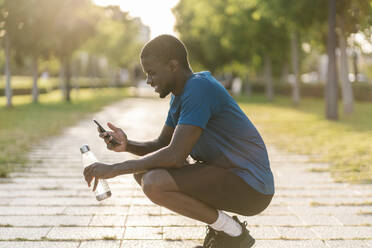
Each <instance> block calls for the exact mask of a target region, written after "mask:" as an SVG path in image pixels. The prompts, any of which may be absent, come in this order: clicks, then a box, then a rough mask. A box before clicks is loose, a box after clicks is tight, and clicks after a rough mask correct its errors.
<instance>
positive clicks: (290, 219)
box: [239, 215, 304, 226]
mask: <svg viewBox="0 0 372 248" xmlns="http://www.w3.org/2000/svg"><path fill="white" fill-rule="evenodd" d="M239 219H240V221H247V224H248V225H249V226H253V225H259V226H303V225H304V224H303V222H302V221H301V220H300V219H299V218H298V217H297V216H295V215H281V216H251V217H244V216H240V218H239Z"/></svg>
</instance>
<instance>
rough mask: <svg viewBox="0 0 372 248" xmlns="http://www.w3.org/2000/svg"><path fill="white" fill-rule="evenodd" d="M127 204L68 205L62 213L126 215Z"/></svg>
mask: <svg viewBox="0 0 372 248" xmlns="http://www.w3.org/2000/svg"><path fill="white" fill-rule="evenodd" d="M128 211H129V206H105V205H102V206H83V207H76V206H69V207H67V208H65V211H64V212H63V213H64V214H67V215H92V214H95V215H116V216H119V215H127V214H128Z"/></svg>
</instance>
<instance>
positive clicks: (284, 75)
mask: <svg viewBox="0 0 372 248" xmlns="http://www.w3.org/2000/svg"><path fill="white" fill-rule="evenodd" d="M288 67H289V66H288V61H285V62H283V66H282V76H281V82H282V83H286V84H287V83H288V76H289V68H288Z"/></svg>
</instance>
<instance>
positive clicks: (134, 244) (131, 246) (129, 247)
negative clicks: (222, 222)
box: [121, 240, 202, 248]
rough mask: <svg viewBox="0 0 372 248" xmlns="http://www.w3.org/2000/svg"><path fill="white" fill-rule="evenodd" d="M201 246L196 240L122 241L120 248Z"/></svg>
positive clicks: (186, 247)
mask: <svg viewBox="0 0 372 248" xmlns="http://www.w3.org/2000/svg"><path fill="white" fill-rule="evenodd" d="M200 244H202V241H196V240H183V241H175V240H124V241H123V243H122V244H121V248H191V247H195V246H197V245H200Z"/></svg>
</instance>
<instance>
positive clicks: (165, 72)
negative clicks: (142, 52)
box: [141, 56, 175, 98]
mask: <svg viewBox="0 0 372 248" xmlns="http://www.w3.org/2000/svg"><path fill="white" fill-rule="evenodd" d="M141 64H142V69H143V71H144V72H145V74H146V76H147V84H149V85H151V87H153V88H154V89H155V92H157V93H159V96H160V98H164V97H166V96H167V95H168V94H169V93H170V92H172V90H173V89H174V87H175V80H174V71H173V70H172V65H171V63H170V62H169V63H163V62H161V61H159V60H157V59H156V58H155V57H153V56H148V57H141Z"/></svg>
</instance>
